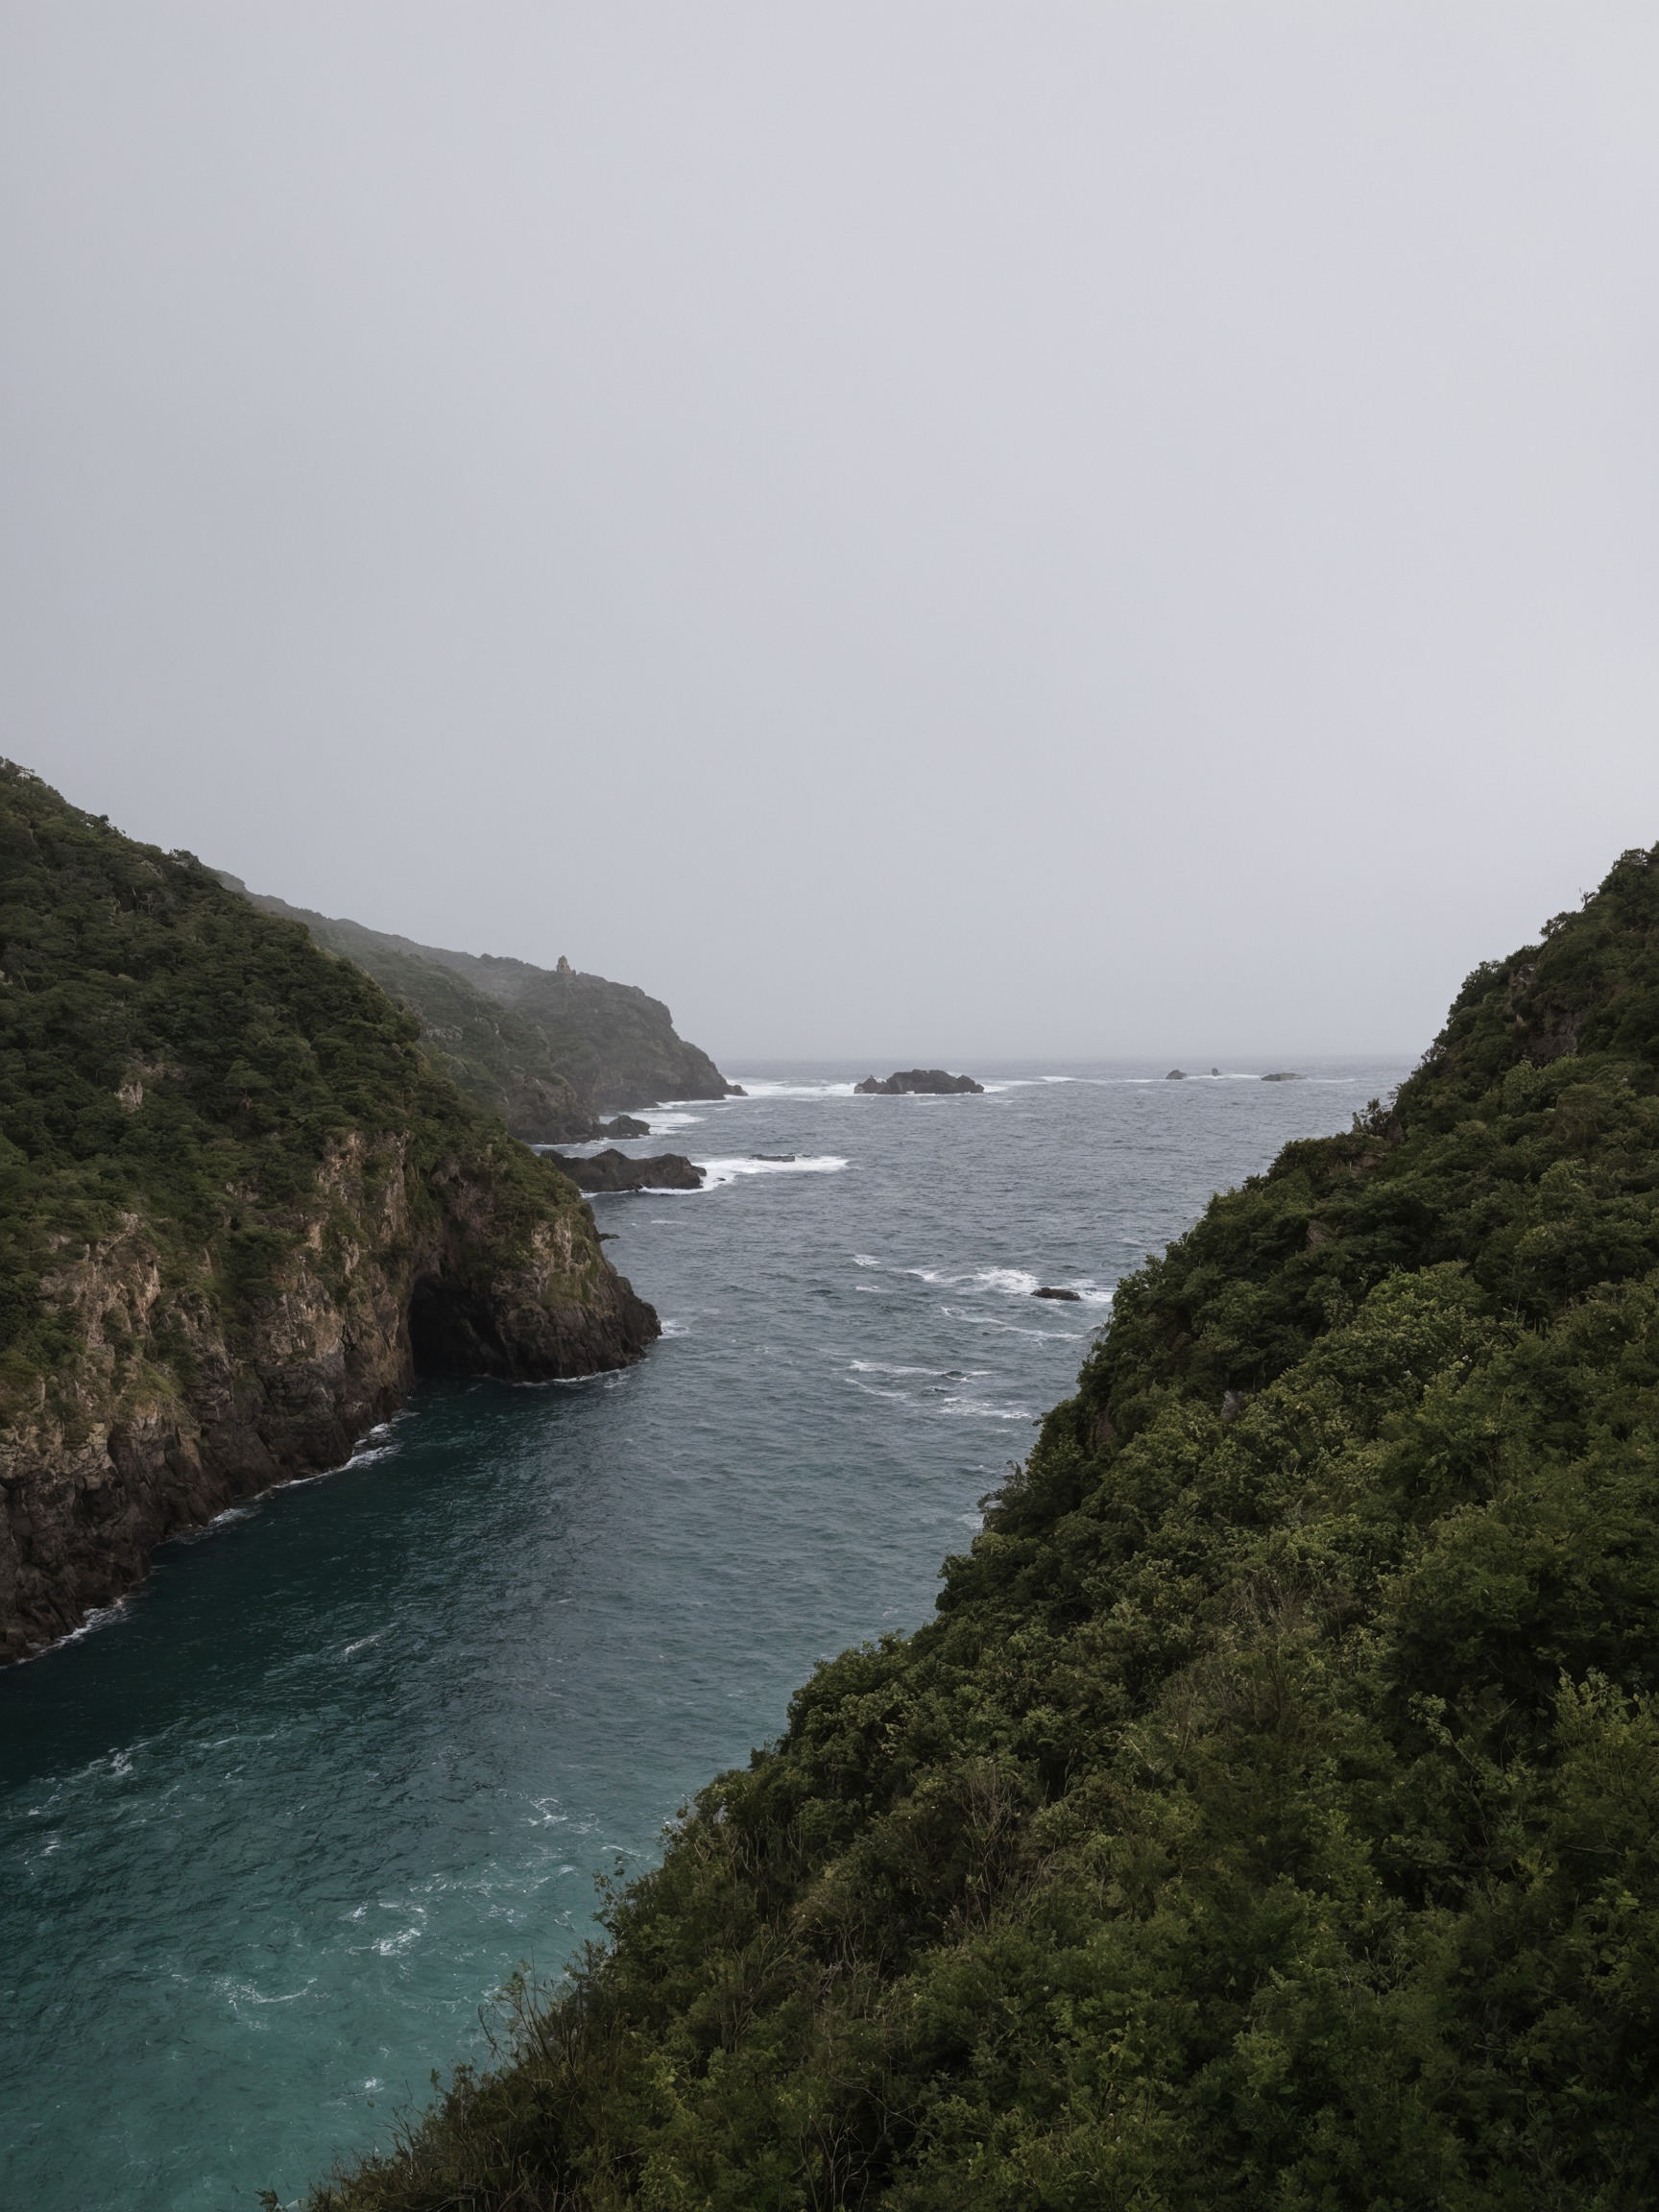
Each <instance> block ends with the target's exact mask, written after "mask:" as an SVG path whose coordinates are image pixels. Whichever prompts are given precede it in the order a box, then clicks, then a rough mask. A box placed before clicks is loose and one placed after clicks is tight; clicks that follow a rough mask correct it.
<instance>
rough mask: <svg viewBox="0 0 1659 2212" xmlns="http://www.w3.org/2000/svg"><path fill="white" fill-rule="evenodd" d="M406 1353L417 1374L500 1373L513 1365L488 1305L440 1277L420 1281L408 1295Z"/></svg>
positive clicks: (464, 1287) (461, 1286)
mask: <svg viewBox="0 0 1659 2212" xmlns="http://www.w3.org/2000/svg"><path fill="white" fill-rule="evenodd" d="M409 1351H410V1355H411V1357H412V1358H413V1359H414V1362H415V1372H416V1374H417V1375H493V1374H505V1373H507V1372H508V1370H509V1369H510V1367H511V1365H512V1362H511V1361H510V1360H509V1358H507V1354H506V1351H505V1349H504V1348H503V1346H502V1343H501V1339H500V1336H499V1335H498V1334H497V1333H496V1330H495V1327H494V1324H493V1321H492V1319H491V1316H490V1310H489V1308H488V1305H487V1304H486V1303H485V1302H484V1301H483V1300H481V1299H479V1298H478V1297H476V1296H475V1295H474V1294H473V1293H472V1292H471V1291H470V1290H469V1289H468V1288H467V1286H466V1285H465V1284H460V1283H453V1282H450V1281H447V1280H446V1279H445V1277H444V1276H442V1275H428V1276H424V1277H422V1279H421V1281H420V1282H419V1283H417V1284H416V1286H415V1288H414V1290H413V1292H412V1293H411V1295H410V1299H409Z"/></svg>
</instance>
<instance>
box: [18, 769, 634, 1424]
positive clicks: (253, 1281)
mask: <svg viewBox="0 0 1659 2212" xmlns="http://www.w3.org/2000/svg"><path fill="white" fill-rule="evenodd" d="M418 1037H419V1028H418V1024H417V1023H416V1022H415V1021H414V1020H413V1018H412V1017H411V1016H410V1015H409V1014H408V1013H407V1012H405V1011H404V1010H403V1009H402V1008H400V1007H398V1006H397V1005H395V1004H394V1003H393V1002H392V1001H391V999H390V998H387V996H386V994H385V993H384V992H383V991H381V990H380V989H379V988H378V986H377V985H375V984H374V983H373V982H372V981H371V980H370V979H369V978H368V977H367V976H366V975H364V974H361V973H359V971H358V970H357V969H355V968H353V967H350V966H349V965H348V964H347V963H346V962H345V961H342V960H339V959H334V958H331V957H330V956H329V955H327V954H326V953H325V952H323V951H321V950H319V949H318V947H317V946H316V945H315V944H314V943H313V942H312V940H311V938H310V937H309V936H308V934H307V933H306V931H305V930H304V929H302V928H301V927H300V926H298V925H296V924H293V923H287V922H281V921H274V920H272V919H271V918H270V917H268V916H266V915H264V914H261V913H258V912H257V911H255V909H254V908H253V907H252V906H251V905H249V904H248V902H246V901H245V900H244V899H242V898H240V897H238V896H237V895H236V894H235V893H234V892H233V891H230V890H228V889H227V888H226V887H225V886H224V885H223V884H222V883H221V882H220V881H219V880H218V878H216V877H215V876H214V875H213V874H212V873H211V872H210V871H209V870H208V869H206V868H204V867H203V866H202V865H201V864H200V863H199V862H198V861H196V860H195V859H194V858H192V857H191V855H189V854H164V853H161V852H159V851H157V850H156V849H155V848H154V847H151V846H147V845H141V844H137V843H135V842H133V841H132V839H131V838H127V837H124V836H122V835H120V833H119V832H118V831H116V830H114V829H110V827H109V826H108V823H107V822H106V821H104V820H102V819H101V818H98V817H94V816H91V815H88V814H85V813H83V812H82V811H81V810H80V809H79V808H77V807H74V806H71V805H68V804H67V802H66V801H64V800H63V799H61V798H60V796H59V795H58V793H57V792H55V791H53V790H51V789H49V788H48V787H47V785H46V784H44V783H42V782H41V781H39V779H38V778H36V777H35V776H33V775H31V774H30V773H29V772H28V771H27V770H26V769H22V768H18V767H15V766H13V765H12V764H11V763H9V762H8V763H0V1389H4V1390H5V1391H6V1392H8V1393H9V1394H11V1395H12V1397H13V1399H15V1397H16V1394H17V1393H18V1391H19V1390H21V1391H23V1393H24V1394H25V1396H26V1395H27V1394H28V1392H29V1391H31V1390H35V1389H37V1388H38V1385H39V1383H40V1382H41V1380H42V1379H43V1378H49V1377H51V1376H53V1375H55V1374H58V1373H60V1372H62V1371H65V1370H67V1369H72V1368H73V1366H74V1364H75V1362H76V1360H77V1359H78V1358H79V1356H80V1354H81V1352H82V1350H83V1349H84V1346H83V1343H82V1339H81V1336H80V1333H79V1329H78V1325H77V1323H76V1320H75V1317H74V1315H73V1314H72V1313H71V1312H69V1311H67V1310H65V1309H64V1308H63V1306H62V1305H61V1304H60V1303H59V1302H56V1301H54V1300H53V1299H52V1298H50V1297H49V1296H47V1295H45V1294H44V1290H43V1283H44V1279H45V1278H47V1277H48V1275H49V1274H50V1272H51V1270H53V1269H54V1268H57V1267H60V1266H61V1265H62V1264H63V1263H64V1262H66V1261H68V1260H72V1259H74V1258H75V1257H76V1256H77V1255H78V1254H80V1253H84V1251H85V1250H87V1249H88V1248H89V1247H91V1246H93V1245H95V1244H96V1243H98V1241H99V1240H100V1239H102V1238H107V1237H108V1236H109V1235H110V1234H111V1233H112V1232H113V1231H114V1230H115V1229H116V1228H117V1227H118V1226H119V1225H120V1224H121V1223H122V1222H123V1220H124V1219H126V1220H130V1219H131V1218H132V1217H133V1216H136V1217H137V1218H138V1219H139V1220H140V1221H141V1222H142V1224H143V1227H144V1231H145V1234H146V1237H147V1238H148V1239H149V1241H150V1242H151V1244H152V1245H153V1246H154V1248H155V1251H156V1256H157V1258H158V1260H159V1262H160V1264H161V1266H162V1269H163V1273H164V1275H165V1276H167V1277H168V1278H170V1279H182V1278H185V1277H188V1278H189V1279H190V1280H191V1281H193V1282H194V1283H196V1284H197V1285H198V1286H200V1287H201V1288H203V1289H204V1291H205V1293H206V1294H207V1295H208V1296H209V1297H210V1298H211V1299H212V1300H213V1301H214V1302H215V1303H216V1305H217V1307H218V1309H219V1310H220V1311H221V1313H222V1314H223V1315H224V1317H225V1319H226V1322H227V1325H228V1327H229V1328H230V1329H231V1331H232V1332H234V1329H235V1326H236V1322H237V1318H238V1316H239V1315H240V1314H245V1313H246V1312H247V1311H248V1310H250V1309H251V1308H252V1306H255V1305H257V1304H258V1303H260V1302H261V1301H263V1300H266V1299H268V1298H269V1297H270V1296H271V1295H272V1294H273V1292H274V1289H275V1278H274V1275H273V1269H274V1268H275V1267H276V1266H278V1265H279V1263H280V1262H281V1260H282V1258H283V1256H284V1255H285V1254H286V1253H287V1252H288V1251H290V1250H291V1249H292V1248H293V1246H294V1243H295V1240H296V1238H299V1237H300V1236H301V1235H302V1234H303V1233H304V1230H305V1227H306V1225H307V1219H308V1215H307V1202H308V1201H309V1200H311V1199H312V1198H313V1196H314V1191H315V1186H316V1177H317V1171H318V1168H319V1166H320V1165H321V1163H322V1162H323V1160H324V1158H325V1153H326V1151H327V1149H328V1147H329V1145H330V1144H331V1143H333V1142H338V1141H340V1140H342V1139H344V1138H346V1137H348V1136H349V1135H351V1134H352V1133H356V1134H358V1135H360V1136H361V1137H363V1138H366V1139H368V1140H370V1141H373V1140H377V1139H381V1138H395V1139H396V1140H397V1142H398V1143H399V1144H400V1146H401V1147H402V1156H403V1158H404V1159H405V1160H406V1161H407V1162H408V1164H409V1165H410V1166H413V1167H414V1168H415V1169H416V1170H417V1190H418V1191H419V1190H420V1189H421V1185H420V1182H419V1177H420V1176H421V1174H423V1173H424V1172H425V1171H427V1170H435V1169H438V1168H439V1167H441V1166H443V1165H444V1164H445V1163H449V1162H456V1161H465V1162H467V1163H469V1164H471V1165H472V1166H478V1165H480V1164H482V1163H486V1162H487V1163H488V1171H489V1176H490V1182H491V1190H492V1200H493V1233H494V1234H495V1235H496V1236H497V1237H499V1238H501V1240H502V1244H503V1255H504V1256H510V1255H509V1253H508V1248H509V1247H513V1248H517V1247H518V1246H520V1245H523V1246H525V1247H527V1245H528V1240H529V1238H530V1235H531V1232H532V1231H533V1229H534V1228H535V1226H536V1224H537V1223H538V1222H539V1221H541V1220H543V1219H545V1218H546V1217H547V1216H548V1214H550V1213H552V1212H556V1211H558V1210H560V1209H565V1208H574V1207H576V1206H577V1205H578V1201H577V1198H576V1194H575V1192H574V1191H573V1190H571V1189H570V1187H569V1185H568V1184H567V1183H566V1182H565V1180H564V1178H563V1177H561V1176H559V1175H558V1174H557V1173H556V1172H555V1171H554V1170H553V1169H552V1168H550V1167H548V1166H545V1165H544V1164H542V1163H541V1162H540V1161H538V1160H537V1159H536V1158H535V1156H534V1155H533V1154H531V1153H529V1152H527V1151H525V1150H524V1148H523V1147H522V1146H521V1145H519V1144H517V1143H514V1142H512V1141H511V1140H510V1139H509V1138H508V1137H507V1134H506V1132H505V1131H504V1130H503V1129H502V1128H501V1127H500V1125H499V1124H498V1123H497V1122H494V1121H493V1120H492V1119H491V1118H488V1117H486V1116H485V1115H483V1114H481V1113H479V1112H478V1111H477V1109H476V1108H474V1107H473V1106H471V1105H469V1103H468V1102H467V1100H465V1099H464V1098H462V1097H461V1096H460V1095H459V1094H457V1092H456V1090H455V1089H454V1087H453V1085H452V1084H450V1083H449V1082H448V1081H447V1080H446V1079H445V1076H444V1075H443V1074H442V1073H440V1072H438V1071H437V1070H435V1069H434V1068H433V1067H432V1065H431V1064H430V1062H429V1061H428V1059H427V1058H426V1056H425V1055H424V1054H423V1053H422V1051H421V1048H420V1046H419V1044H418ZM596 1249H597V1248H596V1247H595V1251H596ZM596 1263H597V1262H596ZM180 1357H182V1351H181V1350H180Z"/></svg>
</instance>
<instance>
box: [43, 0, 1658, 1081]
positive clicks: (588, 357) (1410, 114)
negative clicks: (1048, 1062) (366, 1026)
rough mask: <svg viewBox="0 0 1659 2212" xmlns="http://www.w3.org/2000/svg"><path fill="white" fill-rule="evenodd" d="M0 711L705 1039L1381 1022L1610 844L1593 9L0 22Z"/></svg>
mask: <svg viewBox="0 0 1659 2212" xmlns="http://www.w3.org/2000/svg"><path fill="white" fill-rule="evenodd" d="M0 23H3V25H4V37H3V50H0V163H3V165H4V185H3V224H4V230H3V238H0V282H3V285H4V300H5V311H4V323H5V333H6V334H5V338H4V359H3V368H0V375H3V390H0V469H3V482H0V533H3V538H4V543H3V556H4V563H5V572H4V575H3V577H0V590H3V598H4V610H3V620H4V627H5V636H4V640H3V652H0V707H3V727H0V751H3V752H5V753H6V754H9V755H10V756H12V757H15V758H17V759H19V760H22V761H24V762H25V763H26V764H28V765H30V766H32V767H34V768H36V769H37V770H38V771H39V772H40V773H41V774H43V775H44V776H46V777H47V778H48V780H49V781H53V782H55V783H57V784H58V785H59V786H60V788H61V789H63V790H64V791H65V792H66V793H67V794H68V795H69V796H70V797H71V798H72V799H74V800H75V801H77V802H78V803H79V804H80V805H84V806H86V807H89V808H91V809H92V810H93V811H94V812H98V813H108V815H109V816H110V817H111V819H112V820H113V821H114V822H116V823H117V824H118V825H119V826H120V827H122V828H124V829H128V830H130V831H132V833H134V834H136V835H138V836H142V837H145V838H150V839H153V840H155V841H156V842H157V843H159V844H161V845H164V846H168V847H175V846H184V847H188V848H189V849H191V850H193V851H195V852H197V853H200V854H202V855H203V856H204V858H207V859H210V860H212V861H213V862H215V863H216V864H218V865H220V866H224V867H228V868H230V869H233V870H235V871H236V872H237V873H238V874H239V875H242V876H244V877H246V878H248V879H249V880H250V881H251V882H252V884H254V885H255V886H256V887H259V888H261V889H267V890H272V891H276V892H279V893H280V894H282V895H283V896H284V897H286V898H288V899H291V900H295V901H297V902H301V903H302V904H305V905H311V906H318V907H322V908H324V909H325V910H326V911H327V912H329V913H335V914H341V913H344V914H349V915H353V916H355V917H356V918H358V919H359V920H362V921H364V922H368V923H371V924H373V925H375V926H379V927H382V928H391V929H397V930H402V931H405V932H407V933H409V934H410V935H413V936H416V937H420V938H423V939H426V940H428V941H433V942H438V943H442V944H448V945H457V946H464V947H467V948H469V949H471V950H479V951H486V950H487V951H500V952H514V953H517V954H520V955H522V956H524V957H526V958H529V959H532V960H538V961H543V962H549V963H550V962H551V961H553V960H554V959H556V958H557V957H558V955H559V954H560V953H562V952H563V953H567V954H568V956H569V957H570V958H571V959H572V960H573V961H574V962H575V963H576V964H577V966H578V967H582V968H589V969H594V970H597V971H599V972H600V973H602V974H610V975H614V976H618V977H621V978H623V979H625V980H629V981H634V982H638V983H642V984H643V985H645V986H646V988H647V989H649V990H651V991H653V992H654V993H656V994H658V995H659V996H661V997H663V998H667V999H668V1000H669V1001H670V1002H671V1004H672V1006H673V1008H674V1011H675V1014H676V1017H677V1019H678V1020H679V1022H680V1025H681V1027H682V1028H683V1030H685V1032H686V1033H687V1034H689V1035H690V1036H692V1037H694V1038H696V1039H697V1040H698V1041H699V1042H700V1043H702V1044H704V1045H706V1046H708V1047H709V1049H711V1050H712V1051H714V1052H715V1054H716V1055H717V1056H718V1057H720V1058H721V1059H723V1060H724V1061H726V1062H728V1063H732V1064H736V1063H738V1062H740V1061H741V1060H742V1059H743V1057H744V1056H745V1055H759V1054H762V1053H773V1054H786V1053H797V1054H816V1053H822V1054H839V1053H844V1052H853V1053H857V1054H867V1055H869V1056H870V1057H871V1058H872V1060H873V1061H875V1060H878V1059H880V1060H884V1061H887V1062H891V1061H892V1060H893V1059H895V1058H898V1059H906V1060H907V1059H909V1058H912V1057H919V1058H923V1059H933V1058H946V1059H951V1058H954V1059H956V1060H958V1061H962V1060H966V1061H968V1062H970V1063H971V1062H972V1059H973V1057H974V1055H979V1056H982V1057H988V1056H992V1055H1013V1054H1025V1053H1034V1054H1054V1055H1068V1056H1094V1055H1115V1054H1121V1053H1138V1052H1153V1053H1159V1054H1163V1053H1168V1054H1169V1055H1170V1056H1171V1057H1174V1056H1177V1055H1181V1056H1188V1055H1190V1056H1193V1057H1196V1058H1198V1059H1200V1060H1204V1061H1208V1059H1209V1058H1211V1057H1214V1056H1220V1055H1226V1054H1229V1053H1237V1054H1242V1053H1246V1052H1250V1051H1259V1052H1264V1053H1268V1054H1271V1055H1281V1054H1286V1053H1298V1052H1300V1053H1311V1052H1315V1051H1320V1050H1325V1051H1333V1052H1338V1051H1350V1050H1356V1051H1358V1050H1372V1049H1375V1050H1379V1051H1384V1050H1402V1051H1407V1052H1414V1051H1415V1050H1416V1049H1418V1048H1420V1047H1421V1046H1423V1045H1424V1044H1425V1043H1426V1042H1427V1041H1428V1039H1429V1037H1430V1036H1431V1034H1432V1032H1433V1030H1434V1029H1435V1028H1436V1026H1437V1025H1438V1022H1439V1019H1440V1016H1441V1014H1442V1012H1443V1010H1444V1007H1445V1004H1446V1001H1447V999H1448V998H1449V997H1450V996H1451V994H1452V992H1453V991H1454V990H1455V988H1456V986H1457V984H1458V982H1459V980H1460V979H1461V977H1462V976H1463V974H1465V973H1466V971H1467V970H1468V969H1469V968H1470V967H1471V966H1472V965H1473V964H1474V963H1475V962H1476V961H1477V960H1478V959H1479V958H1481V957H1483V956H1485V955H1487V954H1490V953H1498V952H1502V951H1504V950H1508V949H1510V948H1511V947H1512V946H1513V945H1514V944H1516V943H1518V942H1520V941H1523V940H1524V939H1526V938H1527V937H1528V936H1530V935H1531V934H1532V933H1533V932H1534V930H1535V928H1536V926H1537V925H1538V923H1539V922H1540V921H1541V920H1543V918H1544V917H1545V916H1547V915H1549V914H1551V913H1552V912H1555V911H1556V910H1558V909H1560V908H1561V907H1563V906H1566V905H1568V904H1571V903H1573V902H1575V900H1576V898H1577V896H1578V895H1579V893H1580V892H1582V891H1584V890H1587V889H1589V888H1590V887H1591V886H1592V885H1593V884H1594V883H1595V882H1597V881H1598V880H1599V878H1600V876H1601V875H1602V874H1603V873H1604V871H1605V869H1606V867H1607V865H1608V864H1609V863H1610V862H1611V860H1612V859H1613V858H1614V856H1615V854H1617V853H1619V852H1620V851H1621V850H1622V849H1623V848H1624V847H1626V846H1629V845H1633V844H1649V843H1652V842H1653V841H1654V840H1655V839H1659V713H1656V709H1659V627H1656V623H1655V598H1656V595H1655V582H1656V576H1655V569H1656V560H1655V552H1656V534H1659V497H1656V492H1659V486H1656V484H1655V473H1656V471H1655V461H1656V457H1659V435H1656V402H1659V315H1656V288H1659V194H1656V187H1659V129H1656V128H1655V121H1654V118H1655V115H1656V114H1659V10H1655V9H1654V8H1653V7H1652V5H1651V4H1650V0H1642V4H1641V5H1631V6H1627V7H1626V6H1608V5H1599V4H1598V0H1567V4H1563V5H1556V6H1550V7H1538V6H1527V5H1525V4H1524V0H1501V4H1496V5H1492V6H1472V5H1459V4H1457V0H1429V4H1426V5H1421V6H1414V5H1410V4H1408V0H1386V4H1385V5H1381V6H1375V7H1368V6H1361V5H1343V4H1341V0H1309V4H1308V5H1304V6H1292V5H1276V4H1260V5H1257V4H1252V0H1220V4H1218V5H1214V6H1209V7H1206V6H1196V5H1183V4H1180V0H1147V4H1146V5H1115V4H1113V0H1088V4H1087V5H1079V6H1070V5H1062V4H1057V0H1006V4H1004V5H998V6H985V5H980V4H977V0H938V4H937V5H934V4H926V5H923V4H916V0H817V4H803V0H795V4H790V5H781V4H780V0H755V4H752V5H732V4H729V0H669V4H652V0H621V4H617V0H586V4H585V5H581V6H572V5H562V4H559V0H531V4H523V5H520V4H517V0H466V4H465V5H461V4H459V0H451V4H448V5H444V6H436V5H430V4H425V0H375V4H373V5H363V4H353V0H262V4H249V0H199V4H195V5H175V4H164V0H24V4H18V0H7V4H6V5H5V6H4V7H3V8H0Z"/></svg>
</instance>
